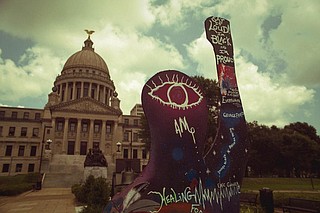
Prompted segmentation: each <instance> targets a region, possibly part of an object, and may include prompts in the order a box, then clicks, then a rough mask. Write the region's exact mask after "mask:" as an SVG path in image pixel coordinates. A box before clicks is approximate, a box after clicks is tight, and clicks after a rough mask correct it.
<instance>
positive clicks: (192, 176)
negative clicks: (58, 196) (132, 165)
mask: <svg viewBox="0 0 320 213" xmlns="http://www.w3.org/2000/svg"><path fill="white" fill-rule="evenodd" d="M211 21H212V22H211ZM215 21H216V19H215V18H209V19H208V20H207V21H206V29H207V32H208V29H209V34H208V36H209V37H210V38H211V36H212V35H213V36H214V34H213V33H212V31H214V32H220V31H221V32H224V33H225V35H224V37H222V40H219V45H220V43H222V44H224V45H225V46H226V47H225V48H224V47H221V48H220V50H225V51H224V52H223V54H225V55H228V57H230V60H229V59H228V63H224V62H225V61H221V60H223V59H221V60H220V58H218V56H216V57H217V59H219V60H217V61H218V62H219V63H218V64H217V68H218V73H219V84H220V86H221V108H220V118H219V130H218V133H217V137H216V139H215V141H214V143H213V145H212V147H211V149H210V150H209V151H208V152H207V153H203V152H204V144H205V143H206V131H207V119H208V109H207V106H206V100H205V98H204V95H203V93H202V90H201V88H200V87H199V85H197V83H196V82H194V81H193V80H192V79H191V78H190V77H188V76H187V75H185V74H183V73H181V72H179V71H175V70H168V71H162V72H159V73H157V74H156V75H154V76H153V77H152V78H151V79H150V80H149V81H148V82H147V83H146V84H145V86H144V88H143V91H142V105H143V108H144V112H145V115H146V117H147V120H148V124H149V127H150V134H151V153H150V160H149V163H148V165H147V166H146V168H145V169H144V170H143V172H142V173H141V175H140V176H139V177H138V178H136V179H135V180H134V182H133V183H132V184H130V185H128V186H127V187H126V188H125V189H124V190H122V191H121V192H120V193H118V194H116V195H115V196H114V197H113V198H112V201H111V202H110V203H109V205H108V206H107V207H106V208H105V210H104V212H107V213H119V212H121V213H158V212H161V213H193V212H194V213H219V212H226V213H233V212H239V210H240V205H239V194H240V184H241V181H242V177H243V174H244V169H245V164H246V159H247V145H248V144H247V142H246V125H245V120H244V114H243V109H242V105H241V100H240V96H239V92H238V87H237V82H236V78H235V73H234V64H233V49H232V41H231V35H230V26H229V25H228V26H225V23H226V22H224V21H225V19H219V18H218V21H220V22H218V23H222V25H221V26H220V25H219V26H216V24H217V23H216V22H215ZM208 26H209V28H208ZM228 29H229V30H228ZM228 32H229V34H227V33H228ZM210 33H212V34H210ZM219 36H223V35H222V34H221V35H219ZM212 41H213V43H214V44H215V40H212ZM229 42H230V43H231V47H230V45H229ZM219 57H220V56H219ZM231 58H232V62H231ZM229 62H230V63H229Z"/></svg>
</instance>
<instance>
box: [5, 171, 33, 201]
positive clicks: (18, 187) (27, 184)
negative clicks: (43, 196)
mask: <svg viewBox="0 0 320 213" xmlns="http://www.w3.org/2000/svg"><path fill="white" fill-rule="evenodd" d="M38 177H39V174H38V173H30V174H20V175H15V176H3V177H0V196H13V195H18V194H21V193H23V192H26V191H29V190H31V189H32V185H34V184H35V183H36V181H37V179H38Z"/></svg>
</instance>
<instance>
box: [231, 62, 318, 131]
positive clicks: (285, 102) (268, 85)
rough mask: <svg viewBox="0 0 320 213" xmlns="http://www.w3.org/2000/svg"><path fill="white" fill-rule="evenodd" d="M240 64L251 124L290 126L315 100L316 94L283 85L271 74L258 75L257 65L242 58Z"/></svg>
mask: <svg viewBox="0 0 320 213" xmlns="http://www.w3.org/2000/svg"><path fill="white" fill-rule="evenodd" d="M236 63H237V65H236V72H237V78H238V83H239V90H240V93H241V97H242V101H243V105H244V110H245V113H246V115H247V120H248V121H253V120H257V121H259V122H261V123H264V124H268V125H280V126H282V125H284V124H288V122H289V121H290V119H291V117H290V116H291V114H292V113H293V112H295V111H296V110H298V108H299V107H301V106H303V105H304V104H306V103H308V102H311V101H312V100H313V98H314V90H311V89H307V88H306V87H304V86H295V85H286V84H283V83H282V84H281V83H280V82H281V81H282V80H281V79H280V81H278V79H273V78H272V76H270V75H269V74H268V73H261V72H258V67H257V66H256V65H254V64H252V63H250V62H247V61H245V60H244V58H243V57H241V56H240V57H238V58H237V59H236Z"/></svg>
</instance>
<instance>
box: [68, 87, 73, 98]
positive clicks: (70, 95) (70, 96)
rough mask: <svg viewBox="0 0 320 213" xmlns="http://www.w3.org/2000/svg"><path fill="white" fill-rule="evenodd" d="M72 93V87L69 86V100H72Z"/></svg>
mask: <svg viewBox="0 0 320 213" xmlns="http://www.w3.org/2000/svg"><path fill="white" fill-rule="evenodd" d="M72 95H73V88H72V87H71V88H70V94H69V100H72V98H73V97H72Z"/></svg>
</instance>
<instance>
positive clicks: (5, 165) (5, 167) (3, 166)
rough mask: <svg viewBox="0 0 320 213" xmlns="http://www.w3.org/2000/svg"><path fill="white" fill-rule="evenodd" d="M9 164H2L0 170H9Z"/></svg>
mask: <svg viewBox="0 0 320 213" xmlns="http://www.w3.org/2000/svg"><path fill="white" fill-rule="evenodd" d="M9 166H10V165H9V164H8V163H5V164H3V165H2V172H9Z"/></svg>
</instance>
